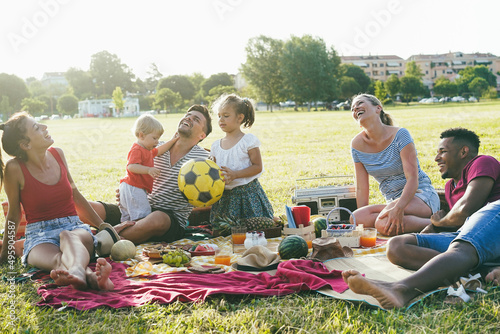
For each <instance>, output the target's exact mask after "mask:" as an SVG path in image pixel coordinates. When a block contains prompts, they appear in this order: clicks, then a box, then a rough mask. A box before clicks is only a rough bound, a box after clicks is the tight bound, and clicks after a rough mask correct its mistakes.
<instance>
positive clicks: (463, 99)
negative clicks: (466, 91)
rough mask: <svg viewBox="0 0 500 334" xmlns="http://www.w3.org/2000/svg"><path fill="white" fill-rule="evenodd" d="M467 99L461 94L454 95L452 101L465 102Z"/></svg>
mask: <svg viewBox="0 0 500 334" xmlns="http://www.w3.org/2000/svg"><path fill="white" fill-rule="evenodd" d="M464 101H465V98H463V97H461V96H453V97H452V98H451V102H464Z"/></svg>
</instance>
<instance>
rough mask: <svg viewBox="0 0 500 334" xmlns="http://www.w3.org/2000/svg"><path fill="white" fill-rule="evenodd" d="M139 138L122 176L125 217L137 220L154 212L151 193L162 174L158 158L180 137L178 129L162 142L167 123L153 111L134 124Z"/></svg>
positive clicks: (131, 150) (121, 206)
mask: <svg viewBox="0 0 500 334" xmlns="http://www.w3.org/2000/svg"><path fill="white" fill-rule="evenodd" d="M132 132H133V133H134V135H135V136H136V137H137V141H136V142H135V143H134V144H133V145H132V147H131V148H130V151H129V153H128V156H127V174H126V175H125V177H124V178H122V179H121V180H120V187H119V191H120V205H119V207H120V211H121V221H122V222H125V221H130V220H133V221H136V220H139V219H141V218H144V217H146V216H147V215H149V214H150V213H151V206H150V205H149V202H148V194H149V193H151V191H152V189H153V179H154V178H157V177H158V176H160V170H159V169H158V168H156V167H154V162H153V161H154V158H155V157H156V156H160V155H162V154H163V153H165V152H167V151H168V150H170V148H171V147H172V145H173V144H174V143H175V142H176V141H177V139H178V136H177V133H176V134H175V135H174V137H173V138H172V139H170V140H169V141H167V142H165V143H162V144H161V145H160V146H158V147H157V145H158V139H159V138H160V137H161V135H162V134H163V126H162V125H161V123H160V122H159V121H158V120H157V119H156V118H154V117H153V116H152V115H150V114H144V115H142V116H140V117H139V118H137V120H136V121H135V123H134V126H133V128H132Z"/></svg>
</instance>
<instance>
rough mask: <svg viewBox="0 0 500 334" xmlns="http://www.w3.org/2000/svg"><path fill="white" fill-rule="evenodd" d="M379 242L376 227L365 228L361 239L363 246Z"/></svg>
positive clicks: (370, 245) (360, 242)
mask: <svg viewBox="0 0 500 334" xmlns="http://www.w3.org/2000/svg"><path fill="white" fill-rule="evenodd" d="M376 243H377V230H376V229H374V228H365V229H364V230H363V233H362V234H361V238H360V239H359V244H360V246H362V247H373V246H375V245H376Z"/></svg>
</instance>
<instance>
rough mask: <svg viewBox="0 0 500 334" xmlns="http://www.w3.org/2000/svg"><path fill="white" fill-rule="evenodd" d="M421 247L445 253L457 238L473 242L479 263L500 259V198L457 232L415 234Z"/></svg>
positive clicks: (483, 208)
mask: <svg viewBox="0 0 500 334" xmlns="http://www.w3.org/2000/svg"><path fill="white" fill-rule="evenodd" d="M415 237H416V238H417V244H418V246H420V247H425V248H430V249H434V250H436V251H438V252H441V253H444V252H446V250H447V249H448V247H449V246H450V244H451V243H452V242H454V241H457V240H462V241H466V242H468V243H469V244H471V245H472V246H473V247H474V248H475V249H476V252H477V255H478V257H479V265H481V264H485V263H498V262H499V261H500V242H499V241H500V200H498V201H495V202H492V203H488V204H486V205H485V206H484V207H482V208H481V209H479V210H478V211H477V212H475V213H474V214H472V215H471V216H470V217H469V218H467V220H466V221H465V223H464V225H463V226H462V227H461V228H460V229H459V230H458V231H457V232H443V233H429V234H427V233H424V234H421V233H418V234H415Z"/></svg>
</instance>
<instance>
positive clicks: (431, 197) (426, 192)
mask: <svg viewBox="0 0 500 334" xmlns="http://www.w3.org/2000/svg"><path fill="white" fill-rule="evenodd" d="M415 196H416V197H418V198H420V199H421V200H422V201H424V203H425V204H427V205H428V206H429V207H430V208H431V211H432V213H435V212H437V211H439V207H440V204H441V203H440V201H439V196H438V194H437V192H436V189H434V187H432V186H430V187H424V188H422V189H419V190H418V191H417V192H416V193H415Z"/></svg>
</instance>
